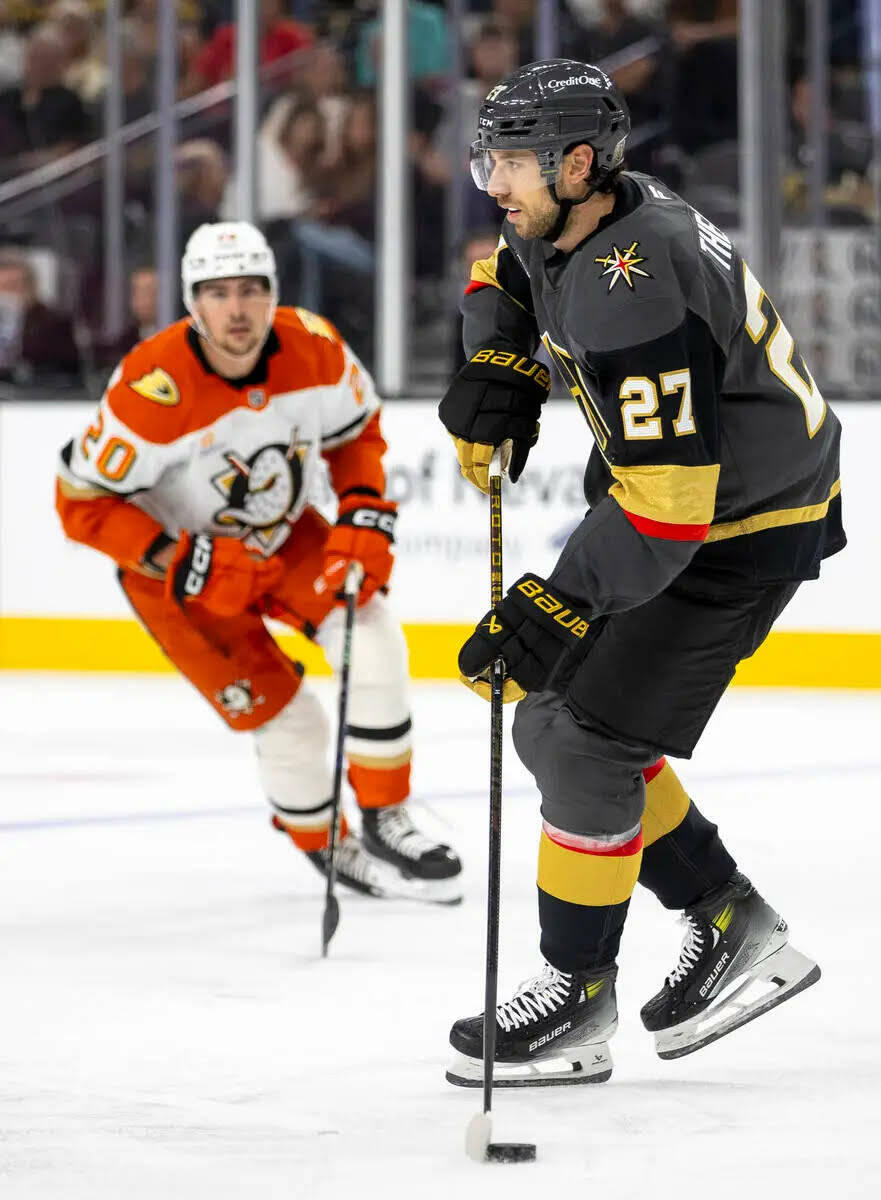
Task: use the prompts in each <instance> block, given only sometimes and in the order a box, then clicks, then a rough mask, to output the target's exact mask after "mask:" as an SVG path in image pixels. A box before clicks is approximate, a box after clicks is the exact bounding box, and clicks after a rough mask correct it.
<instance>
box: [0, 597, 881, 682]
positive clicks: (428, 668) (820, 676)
mask: <svg viewBox="0 0 881 1200" xmlns="http://www.w3.org/2000/svg"><path fill="white" fill-rule="evenodd" d="M473 628H474V627H473V626H472V625H441V624H413V625H405V626H404V633H405V635H406V638H407V643H408V646H409V649H410V674H411V676H412V678H414V679H449V680H454V679H458V675H459V671H458V666H457V663H456V659H457V656H458V654H459V648H460V646H461V645H462V643H463V642H464V641H465V639H466V638H467V637H468V636H469V635H470V634H471V633H472V632H473ZM279 642H280V644H281V645H282V646H283V648H284V649H285V651H286V653H288V654H290V655H291V657H293V658H298V659H299V660H300V661H301V662H303V663H304V664H305V665H306V668H307V670H310V671H313V672H315V674H319V675H328V674H329V673H330V671H329V668H328V666H327V663H326V662H325V659H324V655H323V653H322V652H321V650H320V649H319V648H318V647H317V646H315V645H314V644H313V643H312V642H309V641H308V640H307V639H306V638H304V637H301V636H300V635H299V634H288V633H286V634H283V635H282V636H281V637H280V638H279ZM4 669H5V670H10V671H135V672H137V671H148V672H163V671H165V672H168V671H171V670H172V667H171V666H170V665H169V663H168V662H167V660H166V659H165V658H164V657H163V655H162V652H161V651H160V650H159V649H158V647H157V646H156V644H155V642H153V641H152V639H151V638H150V637H149V636H148V635H147V634H146V633H145V632H144V630H143V629H142V628H141V626H140V625H139V624H138V623H137V621H135V620H133V619H125V618H123V619H119V620H116V619H110V618H87V617H15V616H9V617H0V670H4ZM734 682H735V684H743V685H745V686H748V687H814V688H881V632H877V633H870V632H865V633H847V632H843V631H825V632H800V631H799V632H795V631H789V630H781V631H779V632H772V633H771V635H770V636H769V638H768V640H767V641H766V642H765V644H764V645H763V646H762V647H761V649H760V650H759V651H758V652H757V653H756V654H754V655H753V657H752V658H748V659H746V661H745V662H742V663H741V664H740V666H739V667H738V669H737V675H736V677H735V680H734ZM462 698H463V702H464V703H468V697H467V696H466V695H465V693H464V691H463V693H462Z"/></svg>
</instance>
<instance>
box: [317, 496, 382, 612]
mask: <svg viewBox="0 0 881 1200" xmlns="http://www.w3.org/2000/svg"><path fill="white" fill-rule="evenodd" d="M397 515H398V507H397V505H396V504H395V502H394V501H393V500H383V499H382V498H381V497H379V496H376V497H374V496H370V495H367V494H365V493H363V492H361V493H357V492H355V493H352V494H349V495H347V496H343V498H342V499H341V500H340V508H339V516H338V517H337V523H336V525H334V527H333V529H331V531H330V533H329V534H328V537H327V541H326V542H325V543H324V586H325V587H327V588H328V589H330V593H331V595H332V596H334V597H336V599H337V602H338V603H343V602H344V599H345V598H344V596H343V583H344V581H345V578H346V571H347V570H348V568H349V563H351V562H353V561H355V562H359V563H360V564H361V566H362V567H363V568H364V580H363V582H362V584H361V591H360V592H359V594H358V604H359V605H362V604H366V603H367V601H368V600H369V599H370V597H371V596H372V595H373V594H374V592H376V591H377V590H378V589H379V588H382V587H385V585H386V584H387V583H388V581H389V576H390V575H391V573H392V566H393V565H394V561H395V558H394V555H393V554H392V543H393V542H394V540H395V520H396V518H397Z"/></svg>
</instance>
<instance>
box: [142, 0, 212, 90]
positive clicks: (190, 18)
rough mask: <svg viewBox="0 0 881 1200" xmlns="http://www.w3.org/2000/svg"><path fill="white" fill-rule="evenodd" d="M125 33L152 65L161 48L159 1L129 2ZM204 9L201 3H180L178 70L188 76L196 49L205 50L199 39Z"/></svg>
mask: <svg viewBox="0 0 881 1200" xmlns="http://www.w3.org/2000/svg"><path fill="white" fill-rule="evenodd" d="M127 8H128V14H127V16H126V18H125V20H124V22H123V29H124V30H125V32H126V33H128V34H130V35H131V36H132V38H133V39H134V41H135V44H136V45H137V46H138V47H139V49H140V52H141V54H143V56H144V58H146V59H147V61H148V63H152V61H153V60H154V59H155V58H156V55H157V52H158V48H159V2H158V0H129V3H128V5H127ZM200 16H201V10H200V6H199V4H198V3H197V0H178V5H177V19H178V38H179V42H178V69H179V71H180V74H181V76H184V75H185V74H186V73H187V71H188V67H189V62H190V57H191V50H192V47H193V46H197V47H199V48H201V37H200V35H199V18H200Z"/></svg>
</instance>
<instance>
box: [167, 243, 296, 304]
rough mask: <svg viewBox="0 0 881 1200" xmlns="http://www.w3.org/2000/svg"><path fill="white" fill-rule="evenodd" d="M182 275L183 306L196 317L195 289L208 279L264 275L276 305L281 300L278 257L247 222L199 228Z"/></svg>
mask: <svg viewBox="0 0 881 1200" xmlns="http://www.w3.org/2000/svg"><path fill="white" fill-rule="evenodd" d="M180 273H181V283H182V285H183V293H184V304H185V305H186V309H187V312H188V313H189V314H190V315H191V316H192V317H193V318H195V315H196V314H195V313H194V312H193V302H194V299H195V296H194V289H195V287H196V285H197V284H199V283H205V282H206V281H207V280H209V279H240V278H242V277H243V276H248V275H258V276H262V277H263V278H265V279H267V280H268V281H269V290H270V293H271V295H272V302H273V306H274V305H275V304H276V303H277V300H278V277H277V275H276V271H275V255H274V254H273V253H272V250H271V249H270V248H269V244H268V242H267V241H266V238H265V237H264V236H263V234H262V233H261V232H260V230H259V229H257V227H256V226H255V225H251V224H250V222H248V221H217V222H216V223H215V224H212V225H200V226H199V228H198V229H196V230H195V231H194V232H193V233H192V234H191V235H190V238H189V241H188V242H187V245H186V249H185V250H184V256H183V259H182V260H181V267H180Z"/></svg>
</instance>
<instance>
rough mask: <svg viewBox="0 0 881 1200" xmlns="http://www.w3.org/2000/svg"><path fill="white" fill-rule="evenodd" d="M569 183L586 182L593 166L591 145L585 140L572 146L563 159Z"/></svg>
mask: <svg viewBox="0 0 881 1200" xmlns="http://www.w3.org/2000/svg"><path fill="white" fill-rule="evenodd" d="M563 166H564V169H565V171H566V175H567V177H568V182H569V183H587V180H588V178H589V176H590V169H591V167H592V166H593V147H592V146H588V145H587V143H586V142H580V143H579V144H578V145H577V146H573V147H572V148H571V149H570V150H569V152H568V153H567V154H566V155H565V157H564V159H563Z"/></svg>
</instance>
